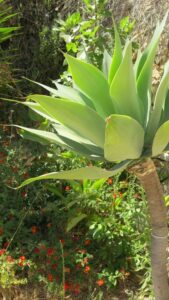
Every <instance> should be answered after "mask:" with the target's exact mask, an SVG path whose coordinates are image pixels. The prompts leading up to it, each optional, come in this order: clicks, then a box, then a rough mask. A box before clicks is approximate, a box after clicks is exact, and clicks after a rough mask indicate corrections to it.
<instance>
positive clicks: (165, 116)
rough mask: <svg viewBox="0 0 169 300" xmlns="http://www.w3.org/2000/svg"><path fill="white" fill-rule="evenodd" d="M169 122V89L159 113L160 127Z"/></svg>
mask: <svg viewBox="0 0 169 300" xmlns="http://www.w3.org/2000/svg"><path fill="white" fill-rule="evenodd" d="M168 120H169V89H168V91H167V95H166V97H165V102H164V107H163V109H162V113H161V119H160V125H162V124H163V123H164V122H166V121H168Z"/></svg>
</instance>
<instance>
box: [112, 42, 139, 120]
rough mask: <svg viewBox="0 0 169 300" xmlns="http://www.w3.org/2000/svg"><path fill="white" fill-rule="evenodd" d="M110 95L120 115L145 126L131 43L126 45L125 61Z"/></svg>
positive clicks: (114, 80)
mask: <svg viewBox="0 0 169 300" xmlns="http://www.w3.org/2000/svg"><path fill="white" fill-rule="evenodd" d="M110 94H111V96H112V98H113V99H114V107H115V110H116V112H117V113H118V114H122V115H128V116H130V117H132V118H134V119H136V120H137V121H139V122H140V123H141V124H143V116H142V109H143V108H142V103H141V102H140V100H139V98H138V95H137V88H136V82H135V75H134V69H133V63H132V45H131V42H128V43H127V44H126V48H125V50H124V58H123V61H122V63H121V65H120V67H119V68H118V71H117V72H116V75H115V77H114V79H113V81H112V83H111V86H110Z"/></svg>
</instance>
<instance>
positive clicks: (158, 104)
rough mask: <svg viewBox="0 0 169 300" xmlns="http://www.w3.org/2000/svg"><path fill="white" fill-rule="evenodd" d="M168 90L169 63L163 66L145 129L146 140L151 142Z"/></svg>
mask: <svg viewBox="0 0 169 300" xmlns="http://www.w3.org/2000/svg"><path fill="white" fill-rule="evenodd" d="M168 88H169V61H168V62H167V64H166V65H165V68H164V74H163V77H162V79H161V82H160V85H159V87H158V89H157V92H156V96H155V101H154V109H153V111H152V114H151V116H150V121H149V124H148V129H147V139H148V141H151V140H152V138H153V136H154V134H155V132H156V130H157V128H158V126H159V122H160V118H161V113H162V109H163V107H164V103H165V99H166V95H167V92H168Z"/></svg>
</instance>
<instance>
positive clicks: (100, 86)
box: [65, 54, 114, 118]
mask: <svg viewBox="0 0 169 300" xmlns="http://www.w3.org/2000/svg"><path fill="white" fill-rule="evenodd" d="M65 57H66V59H67V61H68V64H69V66H70V70H71V74H72V77H73V80H74V82H75V83H76V84H77V86H78V87H79V88H80V90H81V91H82V92H83V93H84V94H85V95H86V96H88V97H89V98H90V99H91V101H92V102H93V104H94V107H95V108H96V110H97V112H98V113H99V114H100V115H101V116H102V117H104V118H105V117H107V116H108V115H109V114H110V113H113V112H114V108H113V102H112V99H111V97H110V95H109V86H108V82H107V80H106V78H105V76H104V74H103V73H102V72H101V71H100V70H99V69H97V68H96V67H95V66H93V65H91V64H88V63H86V62H84V61H81V60H79V59H77V58H74V57H72V56H70V55H68V54H65Z"/></svg>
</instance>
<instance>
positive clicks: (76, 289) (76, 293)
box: [74, 284, 80, 295]
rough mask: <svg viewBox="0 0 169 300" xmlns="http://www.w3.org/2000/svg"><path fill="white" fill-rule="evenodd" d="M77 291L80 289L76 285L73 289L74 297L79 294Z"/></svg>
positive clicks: (78, 285)
mask: <svg viewBox="0 0 169 300" xmlns="http://www.w3.org/2000/svg"><path fill="white" fill-rule="evenodd" d="M79 289H80V284H76V285H75V287H74V293H75V295H78V294H79V293H80V291H79Z"/></svg>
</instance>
